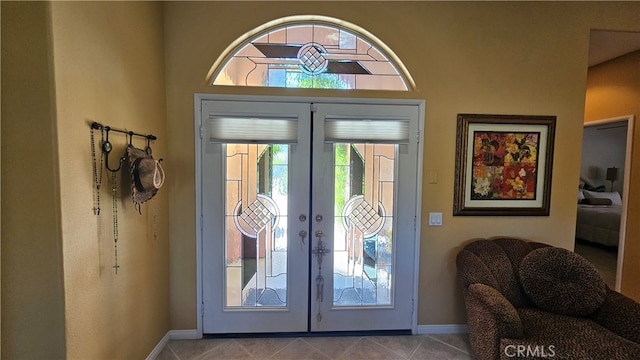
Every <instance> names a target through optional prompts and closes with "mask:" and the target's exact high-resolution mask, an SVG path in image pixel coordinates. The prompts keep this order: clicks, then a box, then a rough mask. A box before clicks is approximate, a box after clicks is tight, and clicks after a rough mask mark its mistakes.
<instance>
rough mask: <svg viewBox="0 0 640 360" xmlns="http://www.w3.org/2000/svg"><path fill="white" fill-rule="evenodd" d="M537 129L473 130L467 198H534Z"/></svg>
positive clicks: (538, 135)
mask: <svg viewBox="0 0 640 360" xmlns="http://www.w3.org/2000/svg"><path fill="white" fill-rule="evenodd" d="M539 138H540V133H538V132H535V133H513V132H488V131H476V132H474V134H473V173H472V176H473V181H472V182H471V185H472V189H470V190H471V199H474V200H476V199H535V198H536V167H537V155H538V139H539Z"/></svg>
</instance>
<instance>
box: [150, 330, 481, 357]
mask: <svg viewBox="0 0 640 360" xmlns="http://www.w3.org/2000/svg"><path fill="white" fill-rule="evenodd" d="M471 354H472V352H471V348H470V345H469V337H468V335H467V334H446V335H406V336H344V337H297V338H296V337H290V338H233V339H226V338H225V339H202V340H172V341H170V342H169V343H168V344H167V346H166V347H165V348H164V350H163V351H162V352H161V353H160V355H159V356H158V357H157V358H156V359H157V360H214V359H221V360H232V359H238V360H259V359H278V360H287V359H291V360H304V359H309V360H332V359H333V360H364V359H367V360H375V359H381V360H395V359H397V360H400V359H415V360H418V359H423V360H430V359H433V360H454V359H455V360H458V359H460V360H462V359H464V360H468V359H474V357H473V356H472V355H471Z"/></svg>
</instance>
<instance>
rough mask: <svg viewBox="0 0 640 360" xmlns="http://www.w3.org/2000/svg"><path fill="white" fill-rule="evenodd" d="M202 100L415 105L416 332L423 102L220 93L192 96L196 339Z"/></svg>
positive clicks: (199, 331) (200, 324)
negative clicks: (417, 130)
mask: <svg viewBox="0 0 640 360" xmlns="http://www.w3.org/2000/svg"><path fill="white" fill-rule="evenodd" d="M206 100H221V101H233V100H235V101H263V102H269V101H273V102H291V103H296V102H299V103H333V104H348V103H358V104H380V105H384V104H389V105H392V104H393V105H399V104H404V105H415V106H418V109H419V129H420V131H419V133H418V171H417V174H418V179H417V189H416V197H417V199H419V201H417V202H416V221H415V233H414V234H415V235H414V248H415V251H414V254H415V256H414V259H413V261H414V271H415V274H416V276H415V277H414V281H413V282H414V283H413V286H412V288H413V298H414V299H415V301H414V303H413V315H412V320H411V323H412V324H411V331H412V333H414V334H415V333H417V328H418V303H419V301H418V280H419V276H418V274H419V264H420V219H421V218H422V217H421V204H422V201H421V199H422V158H423V142H424V127H423V124H424V116H425V101H424V100H419V99H374V98H326V97H290V96H257V95H220V94H202V93H196V94H195V95H194V117H195V126H194V137H195V141H194V143H195V149H194V152H195V153H194V155H195V163H194V164H195V199H194V200H195V205H196V212H195V215H196V216H195V220H196V221H195V224H194V225H195V230H196V309H197V314H196V319H197V337H198V338H202V336H203V283H202V277H203V276H202V271H203V261H202V253H203V251H202V240H203V239H202V226H203V212H202V200H201V198H202V194H203V189H202V185H203V184H202V159H201V154H202V136H201V134H202V133H203V131H204V128H203V126H202V124H203V119H202V102H203V101H206Z"/></svg>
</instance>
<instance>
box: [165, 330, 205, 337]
mask: <svg viewBox="0 0 640 360" xmlns="http://www.w3.org/2000/svg"><path fill="white" fill-rule="evenodd" d="M169 338H170V339H171V340H197V339H200V336H199V335H198V330H196V329H192V330H171V331H169Z"/></svg>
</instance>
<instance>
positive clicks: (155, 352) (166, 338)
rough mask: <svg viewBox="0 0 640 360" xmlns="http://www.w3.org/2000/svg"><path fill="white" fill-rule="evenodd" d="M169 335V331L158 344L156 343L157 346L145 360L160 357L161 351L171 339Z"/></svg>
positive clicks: (153, 359)
mask: <svg viewBox="0 0 640 360" xmlns="http://www.w3.org/2000/svg"><path fill="white" fill-rule="evenodd" d="M170 334H171V331H169V332H167V333H166V334H165V335H164V336H163V337H162V339H160V342H158V345H156V347H154V348H153V350H151V352H150V353H149V355H148V356H147V359H146V360H155V359H156V358H157V357H158V355H160V353H161V352H162V350H164V347H165V346H167V343H168V342H169V338H170V337H171V336H170Z"/></svg>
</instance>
